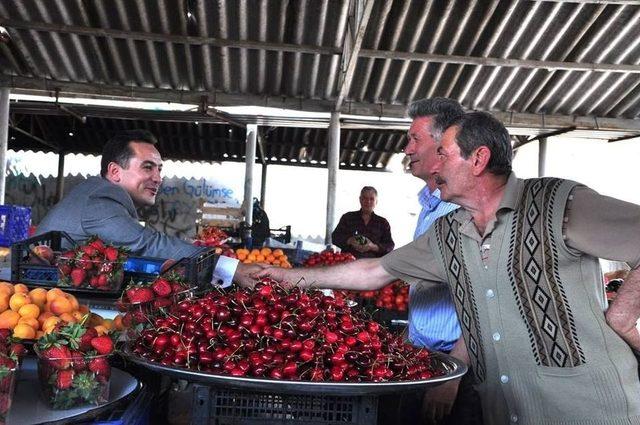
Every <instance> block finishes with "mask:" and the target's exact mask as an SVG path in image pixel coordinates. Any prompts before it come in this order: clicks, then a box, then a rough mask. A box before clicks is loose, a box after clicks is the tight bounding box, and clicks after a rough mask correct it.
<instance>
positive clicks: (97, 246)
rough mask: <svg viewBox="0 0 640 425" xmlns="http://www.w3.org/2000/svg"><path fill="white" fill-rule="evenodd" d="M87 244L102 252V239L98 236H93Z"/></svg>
mask: <svg viewBox="0 0 640 425" xmlns="http://www.w3.org/2000/svg"><path fill="white" fill-rule="evenodd" d="M89 245H90V246H92V247H93V248H95V249H96V250H97V251H98V252H103V251H104V248H105V246H104V242H102V240H101V239H99V238H95V239H94V240H92V241H91V242H89Z"/></svg>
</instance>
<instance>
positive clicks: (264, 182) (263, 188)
mask: <svg viewBox="0 0 640 425" xmlns="http://www.w3.org/2000/svg"><path fill="white" fill-rule="evenodd" d="M266 196H267V163H266V162H265V163H263V164H262V180H261V182H260V208H262V209H263V210H264V208H265V205H266V202H265V198H266Z"/></svg>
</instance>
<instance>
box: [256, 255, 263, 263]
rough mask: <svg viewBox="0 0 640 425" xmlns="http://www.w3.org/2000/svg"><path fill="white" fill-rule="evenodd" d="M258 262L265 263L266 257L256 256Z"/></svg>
mask: <svg viewBox="0 0 640 425" xmlns="http://www.w3.org/2000/svg"><path fill="white" fill-rule="evenodd" d="M256 262H257V263H264V255H262V254H258V255H256Z"/></svg>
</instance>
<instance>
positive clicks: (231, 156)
mask: <svg viewBox="0 0 640 425" xmlns="http://www.w3.org/2000/svg"><path fill="white" fill-rule="evenodd" d="M65 109H66V110H67V111H71V112H72V113H73V114H74V115H75V116H72V115H70V114H69V113H68V112H65V111H64V110H61V109H60V108H55V107H52V105H50V104H45V103H36V102H17V103H12V104H11V127H10V131H9V135H10V141H9V145H10V147H11V148H12V149H16V150H35V151H46V152H60V151H62V152H78V153H85V154H100V153H101V151H102V146H103V145H104V143H105V142H106V141H107V140H108V139H109V138H110V137H111V136H113V135H114V134H115V133H116V132H117V131H119V130H125V129H133V128H144V129H147V130H150V131H151V132H152V133H154V134H155V135H156V137H157V138H158V143H159V146H158V149H159V150H160V152H161V153H162V156H163V157H164V158H165V159H180V160H191V161H244V155H245V146H246V131H245V129H243V128H239V127H236V126H232V125H228V124H226V123H224V122H221V121H220V120H218V119H217V118H214V117H209V116H203V115H202V114H199V113H197V112H159V111H143V110H133V109H113V108H104V107H96V106H83V105H73V106H70V105H67V106H65ZM80 118H84V120H85V122H84V123H82V122H81V120H80ZM260 133H261V136H262V140H263V146H264V155H262V154H261V152H262V151H261V150H260V149H258V151H257V153H256V155H257V158H258V161H260V162H262V161H264V162H265V163H267V164H285V163H286V164H295V165H301V166H311V167H326V160H327V148H326V142H325V140H326V138H327V129H326V128H317V127H314V128H300V127H272V126H270V127H261V128H260ZM340 140H341V143H340V163H341V168H342V169H359V170H362V169H374V170H378V171H381V170H384V169H385V168H386V166H387V164H388V162H389V159H390V158H391V157H392V156H393V155H394V154H395V153H399V152H401V151H402V149H403V147H404V145H405V144H406V137H405V131H404V130H372V129H343V130H342V131H341V134H340ZM263 156H264V157H263Z"/></svg>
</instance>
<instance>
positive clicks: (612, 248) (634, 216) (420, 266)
mask: <svg viewBox="0 0 640 425" xmlns="http://www.w3.org/2000/svg"><path fill="white" fill-rule="evenodd" d="M567 183H569V184H567ZM529 187H530V186H529ZM524 188H525V182H524V181H523V180H519V179H517V178H516V177H515V175H513V174H512V175H511V176H510V178H509V180H508V183H507V187H506V189H505V195H504V197H503V199H502V201H501V203H500V207H499V209H498V211H497V214H496V218H495V219H494V220H493V221H491V222H490V223H488V226H487V229H486V231H485V234H484V235H480V234H478V231H477V229H476V227H475V225H474V224H473V221H472V220H471V216H470V214H469V212H467V211H465V210H463V209H459V210H457V211H456V212H454V213H453V215H452V216H451V217H450V218H451V219H453V220H455V222H456V223H457V226H459V240H457V241H456V244H459V246H460V247H461V257H463V258H464V260H463V262H464V264H463V265H462V269H463V273H462V274H464V279H465V280H466V282H467V285H468V286H466V287H464V286H463V287H460V285H459V284H458V285H457V286H456V284H455V283H452V282H451V281H449V276H450V274H449V273H450V270H449V273H447V270H446V269H445V267H449V268H451V264H450V263H449V264H447V265H445V262H446V261H448V260H449V257H447V259H446V260H444V262H443V255H444V254H443V253H442V252H441V248H443V245H438V243H437V239H438V238H437V234H436V232H437V230H436V229H435V228H433V229H430V230H429V231H428V232H427V233H426V234H425V235H423V236H422V237H421V238H419V239H417V240H416V241H414V242H412V243H410V244H409V245H406V246H404V247H402V248H399V249H397V250H395V251H393V252H392V253H390V254H388V255H387V256H385V257H383V258H382V265H383V267H384V268H385V270H387V271H388V272H389V273H391V274H392V275H394V276H396V277H398V278H400V279H403V280H405V281H408V282H411V283H413V282H418V281H420V280H428V281H433V282H443V281H445V282H446V281H449V284H450V285H453V287H452V288H451V291H452V295H453V297H454V300H456V297H457V298H458V299H462V298H464V299H465V303H464V306H465V308H466V310H467V312H469V315H468V317H467V319H468V320H465V317H461V323H462V325H463V335H464V337H465V340H466V341H467V347H468V349H470V350H471V348H469V346H470V345H471V346H472V347H473V348H474V349H475V350H476V352H479V353H480V355H476V358H477V359H479V360H478V362H477V363H476V364H477V366H478V367H477V369H479V372H480V373H478V370H474V373H476V375H477V376H478V375H479V376H480V379H479V382H480V383H479V385H478V390H479V392H480V394H481V397H482V399H483V408H484V415H485V423H488V424H492V425H493V424H499V423H509V422H511V423H516V422H517V423H523V424H542V423H546V424H572V425H574V424H575V425H577V424H596V423H598V424H601V423H611V424H614V423H615V424H618V423H621V424H622V423H625V424H629V423H640V384H639V383H638V374H637V363H636V361H635V359H634V357H633V355H632V354H631V350H630V349H629V347H628V346H627V345H626V344H625V343H624V341H622V339H621V338H619V337H618V336H617V334H615V332H613V331H612V330H611V329H610V328H609V327H608V326H607V325H606V322H605V320H604V310H605V308H606V299H605V297H604V285H603V284H602V281H601V274H600V273H599V265H598V261H597V257H603V258H609V259H615V260H621V261H625V262H627V263H629V265H630V266H631V267H637V266H638V264H639V263H640V250H639V249H638V245H640V244H638V243H637V242H636V241H638V240H640V206H637V205H634V204H630V203H626V202H622V201H619V200H616V199H613V198H609V197H605V196H601V195H598V194H597V193H596V192H594V191H593V190H591V189H588V188H586V187H584V186H575V187H574V184H572V183H571V182H565V183H561V184H560V189H559V190H558V192H560V194H558V196H557V197H555V198H557V199H555V198H554V199H553V203H554V204H555V205H556V208H548V209H549V211H541V213H542V215H544V214H548V217H546V219H548V220H549V223H551V222H553V226H551V227H552V228H553V229H556V230H557V231H556V232H552V233H554V234H553V235H546V234H545V235H542V234H539V235H537V236H538V240H539V243H538V244H537V245H536V246H544V247H547V248H548V249H552V250H557V252H555V251H554V255H555V257H554V261H555V263H554V264H551V263H552V262H546V263H544V262H545V260H544V258H542V259H541V260H540V261H543V263H544V264H543V263H540V264H539V266H540V267H539V269H538V270H535V269H528V271H531V272H533V274H537V272H538V271H539V270H542V273H543V274H547V275H548V280H542V281H540V283H536V282H535V281H527V280H526V279H524V280H518V279H514V278H513V270H514V269H518V270H521V271H522V270H525V269H527V268H528V266H529V261H530V259H526V261H525V262H526V264H517V265H516V266H514V265H513V261H511V262H510V259H512V258H513V252H518V251H517V250H514V235H513V232H514V230H513V229H514V228H513V226H512V223H513V222H514V217H516V213H517V211H516V210H517V209H518V208H519V206H520V205H521V204H523V203H524V201H523V199H524V194H523V191H524ZM554 196H555V195H554ZM565 205H566V207H563V206H565ZM540 209H541V210H545V209H546V207H541V208H540ZM550 211H551V212H550ZM538 212H540V211H538ZM525 215H526V214H525ZM526 219H527V218H526V217H525V218H524V220H526ZM441 220H442V219H441ZM543 222H544V221H543ZM521 236H522V237H521V238H520V239H519V243H521V244H523V247H522V248H521V249H523V250H524V249H526V248H525V247H524V244H526V243H527V241H526V239H527V238H526V236H527V234H524V235H521ZM444 239H446V238H444ZM545 239H546V240H545ZM442 240H443V238H441V239H440V242H441V243H442ZM445 243H446V242H445ZM523 252H525V251H523ZM540 252H542V251H540ZM523 257H524V256H523ZM552 257H553V255H552ZM532 258H534V259H535V256H534V257H532ZM538 284H539V285H541V286H540V289H545V290H547V291H546V294H545V295H541V294H539V293H537V291H538V289H539V288H538V286H537V285H538ZM465 291H466V292H465ZM546 297H548V298H546ZM549 300H550V304H545V305H544V308H538V307H536V305H540V304H541V303H543V302H545V303H548V302H549ZM523 305H524V306H525V308H524V309H523V308H522V306H523ZM457 307H460V306H459V305H458V306H457ZM460 308H461V307H460ZM547 309H548V311H547ZM534 310H539V311H537V312H536V311H534ZM548 313H549V314H548ZM458 314H459V315H460V310H458ZM465 323H467V325H466V330H465ZM547 334H552V335H553V336H552V337H548V336H547ZM469 338H472V339H473V340H472V341H471V344H470V340H469ZM567 338H568V339H567ZM556 343H559V344H560V345H561V349H560V350H559V349H558V347H557V346H556ZM563 344H564V345H563ZM567 350H568V351H567ZM470 354H471V353H470ZM470 357H471V356H470ZM472 363H473V360H472ZM474 369H476V367H475V365H474Z"/></svg>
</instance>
